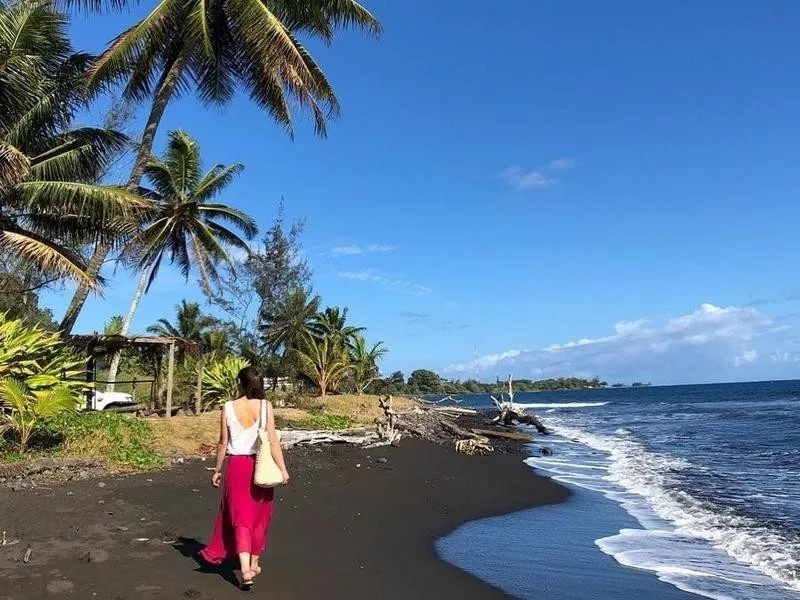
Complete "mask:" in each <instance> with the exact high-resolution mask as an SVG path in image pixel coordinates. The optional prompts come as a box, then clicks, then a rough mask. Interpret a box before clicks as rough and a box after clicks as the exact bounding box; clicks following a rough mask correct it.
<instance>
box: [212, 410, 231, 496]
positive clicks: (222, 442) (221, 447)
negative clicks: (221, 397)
mask: <svg viewBox="0 0 800 600" xmlns="http://www.w3.org/2000/svg"><path fill="white" fill-rule="evenodd" d="M227 451H228V422H227V421H226V419H225V407H224V406H223V408H222V412H221V413H220V417H219V444H217V461H216V463H215V464H214V473H213V474H212V475H211V485H213V486H214V487H219V482H220V480H221V479H222V463H224V462H225V453H226V452H227Z"/></svg>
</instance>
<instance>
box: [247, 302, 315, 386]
mask: <svg viewBox="0 0 800 600" xmlns="http://www.w3.org/2000/svg"><path fill="white" fill-rule="evenodd" d="M320 302H322V298H320V297H319V296H313V297H309V293H308V292H307V291H306V290H304V289H303V288H297V289H295V290H294V291H292V292H289V294H288V295H287V296H286V298H285V299H284V301H283V302H282V303H280V304H276V305H272V306H265V307H263V308H262V310H261V317H260V324H259V329H260V330H261V335H262V341H263V342H264V347H265V348H264V349H265V350H266V351H267V352H270V353H272V354H273V355H278V356H279V357H280V359H279V361H278V362H279V364H277V365H273V367H277V368H276V369H273V375H274V376H273V378H272V385H273V387H275V386H276V385H277V382H278V374H279V373H283V374H286V373H287V372H290V371H292V369H291V365H292V363H293V360H294V354H293V350H294V349H295V348H298V347H300V345H302V344H303V343H304V342H305V338H306V336H308V335H311V334H312V333H314V331H315V326H316V320H317V314H318V313H319V305H320ZM263 358H266V357H263ZM261 362H263V360H262V361H261Z"/></svg>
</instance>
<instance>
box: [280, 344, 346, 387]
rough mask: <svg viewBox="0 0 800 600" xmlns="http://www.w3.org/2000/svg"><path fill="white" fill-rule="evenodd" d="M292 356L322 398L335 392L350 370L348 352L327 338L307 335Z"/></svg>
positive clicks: (293, 350) (295, 348) (294, 349)
mask: <svg viewBox="0 0 800 600" xmlns="http://www.w3.org/2000/svg"><path fill="white" fill-rule="evenodd" d="M292 354H293V355H294V357H295V358H296V359H297V362H298V366H299V368H300V372H301V373H303V374H304V375H305V376H306V377H308V378H309V380H311V381H312V382H314V384H315V385H316V386H317V388H318V389H319V395H320V396H325V395H326V394H327V393H328V392H335V391H336V390H337V389H338V387H339V383H340V382H341V380H342V379H343V378H344V376H345V375H347V372H348V371H349V370H350V361H349V359H348V356H347V352H345V351H344V350H342V349H341V347H339V346H338V345H337V344H335V343H334V341H333V340H331V338H329V337H327V336H325V337H322V338H319V337H315V336H313V335H311V334H308V333H307V334H306V335H305V336H304V337H303V340H302V341H301V342H300V343H299V344H298V345H297V346H296V347H294V348H293V349H292Z"/></svg>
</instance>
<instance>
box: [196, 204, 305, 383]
mask: <svg viewBox="0 0 800 600" xmlns="http://www.w3.org/2000/svg"><path fill="white" fill-rule="evenodd" d="M283 215H284V208H283V201H281V202H280V203H279V205H278V214H277V217H276V219H275V221H274V222H273V224H272V226H271V227H270V228H269V229H268V230H267V231H266V232H265V233H264V237H263V238H262V240H261V242H260V243H259V244H258V245H256V246H255V247H253V248H251V250H250V252H249V253H248V254H247V255H246V256H244V257H242V258H241V259H239V260H236V261H234V262H233V264H232V265H231V266H229V267H227V268H225V269H224V271H223V274H222V277H221V281H220V285H219V286H218V287H215V288H213V289H212V290H211V293H210V294H209V295H208V299H209V302H211V304H213V305H214V306H216V307H218V308H220V309H221V310H222V311H223V312H224V313H225V314H226V319H227V321H226V323H225V329H226V330H227V331H228V334H229V336H230V338H231V340H232V341H233V343H234V345H235V346H236V348H237V351H238V352H239V354H240V355H241V356H245V357H247V358H248V360H250V361H251V363H252V364H259V365H261V366H262V367H265V365H264V364H263V363H264V362H265V361H266V360H267V359H268V357H267V352H265V348H264V346H263V344H262V343H261V341H260V340H259V339H258V338H257V336H256V335H255V332H256V330H257V329H258V327H259V323H260V322H261V320H262V319H261V317H262V316H268V315H270V314H275V313H276V312H277V311H278V310H279V308H280V307H281V306H283V305H285V303H286V299H287V297H288V296H289V294H290V293H291V292H292V291H294V290H296V289H301V288H302V289H304V290H310V286H309V282H310V280H311V269H310V268H309V266H308V263H307V261H306V260H305V258H303V256H302V253H301V248H300V236H301V234H302V232H303V227H304V223H303V222H302V221H294V222H293V223H292V224H291V225H290V226H289V227H288V228H287V227H286V226H285V225H284V217H283Z"/></svg>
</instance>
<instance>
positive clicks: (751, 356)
mask: <svg viewBox="0 0 800 600" xmlns="http://www.w3.org/2000/svg"><path fill="white" fill-rule="evenodd" d="M757 360H758V352H756V351H755V350H745V351H744V352H742V353H741V354H739V355H738V356H734V357H733V359H732V360H731V362H732V363H733V366H734V367H741V366H743V365H751V364H753V363H754V362H756V361H757Z"/></svg>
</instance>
